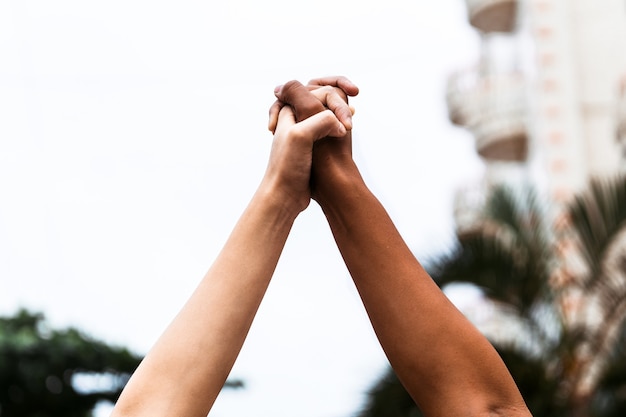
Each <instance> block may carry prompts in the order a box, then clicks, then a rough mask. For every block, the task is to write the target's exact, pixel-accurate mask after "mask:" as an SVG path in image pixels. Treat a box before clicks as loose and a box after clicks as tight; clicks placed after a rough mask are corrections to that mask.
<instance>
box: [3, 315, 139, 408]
mask: <svg viewBox="0 0 626 417" xmlns="http://www.w3.org/2000/svg"><path fill="white" fill-rule="evenodd" d="M140 361H141V357H139V356H137V355H134V354H132V353H131V352H129V351H128V350H127V349H124V348H117V347H111V346H108V345H107V344H105V343H103V342H100V341H97V340H94V339H91V338H89V337H88V336H86V335H84V334H82V333H81V332H79V331H78V330H76V329H73V328H69V329H63V330H52V329H49V328H48V327H47V326H46V323H45V321H44V317H43V315H42V314H40V313H30V312H28V311H26V310H21V311H19V312H18V313H17V314H16V315H15V316H14V317H2V318H0V407H1V408H0V415H1V416H3V417H4V416H9V417H89V416H91V410H92V409H93V408H94V406H95V404H96V403H97V402H99V401H102V400H106V401H111V402H114V401H115V400H116V399H117V397H118V396H119V394H120V392H121V390H122V388H123V387H124V385H125V384H126V382H127V380H128V378H129V376H130V374H131V373H132V372H133V370H134V369H135V368H136V367H137V365H138V364H139V362H140ZM79 375H91V376H99V377H100V379H99V381H101V382H103V384H98V387H97V388H95V389H93V390H89V391H83V390H81V389H80V387H77V386H76V383H75V378H76V376H79ZM100 385H103V386H100Z"/></svg>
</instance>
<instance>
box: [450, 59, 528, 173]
mask: <svg viewBox="0 0 626 417" xmlns="http://www.w3.org/2000/svg"><path fill="white" fill-rule="evenodd" d="M446 99H447V104H448V115H449V117H450V120H451V121H452V123H454V124H456V125H458V126H462V127H465V128H466V129H468V130H469V131H470V132H472V133H473V134H474V137H475V140H476V151H477V152H478V154H479V155H480V156H481V157H483V158H484V159H485V160H488V161H524V160H526V155H527V153H528V152H527V149H528V136H527V126H526V125H527V121H526V113H527V107H528V105H527V100H526V92H525V82H524V78H523V77H522V76H521V74H517V73H512V74H494V75H481V74H480V73H478V72H477V71H464V72H459V73H455V74H452V75H451V76H450V78H449V79H448V85H447V90H446Z"/></svg>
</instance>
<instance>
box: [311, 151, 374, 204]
mask: <svg viewBox="0 0 626 417" xmlns="http://www.w3.org/2000/svg"><path fill="white" fill-rule="evenodd" d="M311 190H312V197H313V199H314V200H315V201H317V203H318V204H319V205H320V206H321V207H322V209H325V208H331V207H333V206H342V205H343V204H344V202H345V200H346V199H349V198H352V197H354V196H356V195H359V194H361V193H363V192H368V189H367V187H366V185H365V182H364V181H363V177H361V174H360V172H359V170H358V168H357V166H356V164H355V163H354V161H353V160H352V159H351V158H350V160H349V161H346V160H344V161H341V162H339V161H333V163H327V164H321V165H319V164H318V165H316V164H314V165H313V171H312V173H311Z"/></svg>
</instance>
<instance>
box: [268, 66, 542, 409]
mask: <svg viewBox="0 0 626 417" xmlns="http://www.w3.org/2000/svg"><path fill="white" fill-rule="evenodd" d="M312 84H315V85H332V86H335V87H340V88H341V87H342V84H344V85H345V84H346V81H345V79H344V80H343V81H337V79H336V78H333V77H331V78H326V79H318V80H313V81H312ZM325 88H326V87H325ZM357 91H358V90H357ZM351 92H353V90H349V91H345V93H347V94H350V93H351ZM338 94H339V95H342V93H341V92H339V93H338ZM276 95H277V98H278V99H279V100H280V101H282V102H284V103H287V104H289V105H290V106H292V107H293V108H294V109H295V113H296V115H297V116H298V117H304V116H307V115H310V114H312V109H313V108H314V106H313V105H312V104H311V103H312V97H313V96H312V94H311V93H309V89H308V88H304V89H301V88H297V89H294V88H289V89H278V90H277V91H276ZM321 97H322V98H324V97H323V96H321ZM343 97H344V98H345V94H343ZM302 103H304V104H305V105H304V106H302ZM321 104H323V103H321ZM346 107H347V106H346ZM318 108H319V109H322V108H323V106H322V107H318ZM351 155H352V152H351V132H348V133H347V134H346V135H345V136H344V137H341V138H326V139H323V140H320V141H318V142H317V143H316V144H315V147H314V153H313V168H312V177H311V180H312V184H314V188H313V190H312V192H313V198H314V199H315V200H316V201H317V202H318V203H319V205H320V207H321V208H322V210H323V212H324V214H325V215H326V218H327V219H328V223H329V225H330V228H331V230H332V233H333V235H334V238H335V241H336V242H337V246H338V247H339V250H340V252H341V254H342V256H343V259H344V261H345V263H346V266H347V268H348V270H349V271H350V274H351V276H352V278H353V280H354V282H355V285H356V287H357V289H358V291H359V294H360V296H361V299H362V300H363V304H364V306H365V308H366V310H367V313H368V315H369V318H370V320H371V323H372V326H373V327H374V330H375V332H376V334H377V336H378V339H379V341H380V343H381V345H382V347H383V349H384V351H385V353H386V355H387V357H388V359H389V361H390V363H391V365H392V367H393V368H394V370H395V372H396V374H397V375H398V377H399V379H400V381H401V382H402V384H403V385H404V386H405V388H406V389H407V391H408V392H409V393H410V395H411V396H412V397H413V399H414V400H415V402H416V403H417V404H418V405H419V407H420V409H421V410H422V411H423V412H424V414H425V415H426V416H429V417H439V416H446V417H453V416H454V417H456V416H530V413H529V411H528V409H527V408H526V405H525V404H524V401H523V399H522V397H521V395H520V393H519V391H518V389H517V387H516V385H515V383H514V381H513V379H512V377H511V375H510V374H509V372H508V370H507V369H506V367H505V365H504V363H503V362H502V360H501V358H500V357H499V355H498V354H497V352H496V351H495V349H494V348H493V347H492V346H491V344H490V343H489V342H488V341H487V340H486V339H485V337H484V336H483V335H482V334H481V333H480V332H479V331H478V330H477V329H476V328H475V327H474V326H473V325H472V324H471V323H470V322H469V321H468V320H467V319H466V318H465V317H464V316H463V314H462V313H461V312H459V310H457V309H456V307H455V306H454V305H453V304H452V303H451V302H450V301H449V300H448V298H447V297H446V296H445V295H444V294H443V292H442V291H441V290H440V289H439V287H438V286H437V285H436V284H435V283H434V282H433V280H432V279H431V277H430V276H429V275H428V274H427V272H426V271H425V270H424V268H422V266H421V264H420V263H419V261H418V260H417V259H416V258H415V256H414V255H413V253H412V252H411V251H410V250H409V248H408V247H407V245H406V243H405V242H404V240H403V239H402V237H401V235H400V233H399V232H398V230H397V229H396V227H395V226H394V224H393V222H392V220H391V219H390V217H389V215H388V214H387V212H386V210H385V209H384V207H383V206H382V204H381V203H380V202H379V201H378V199H377V198H376V197H375V196H374V195H373V194H372V192H371V191H370V190H369V189H368V187H367V186H366V184H365V182H364V181H363V178H362V176H361V175H360V173H359V170H358V168H357V166H356V164H355V162H354V160H353V159H352V156H351ZM425 198H427V197H426V196H425Z"/></svg>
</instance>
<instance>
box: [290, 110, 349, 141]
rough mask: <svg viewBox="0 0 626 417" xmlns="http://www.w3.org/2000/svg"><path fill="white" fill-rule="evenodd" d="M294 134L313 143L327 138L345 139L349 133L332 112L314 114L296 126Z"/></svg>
mask: <svg viewBox="0 0 626 417" xmlns="http://www.w3.org/2000/svg"><path fill="white" fill-rule="evenodd" d="M293 128H294V133H295V134H296V135H297V136H299V137H301V138H303V139H309V140H311V141H312V142H314V141H316V140H319V139H322V138H325V137H327V136H332V137H338V138H339V137H343V136H345V135H346V133H347V131H346V128H345V126H344V125H343V123H341V122H340V121H339V120H338V119H337V117H336V116H335V114H334V113H333V112H332V111H331V110H324V111H322V112H320V113H317V114H314V115H313V116H311V117H309V118H308V119H306V120H303V121H302V122H300V123H297V124H296V125H294V127H293Z"/></svg>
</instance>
